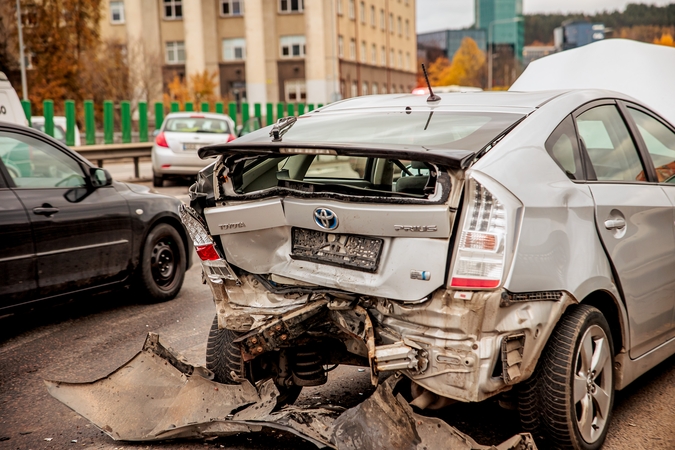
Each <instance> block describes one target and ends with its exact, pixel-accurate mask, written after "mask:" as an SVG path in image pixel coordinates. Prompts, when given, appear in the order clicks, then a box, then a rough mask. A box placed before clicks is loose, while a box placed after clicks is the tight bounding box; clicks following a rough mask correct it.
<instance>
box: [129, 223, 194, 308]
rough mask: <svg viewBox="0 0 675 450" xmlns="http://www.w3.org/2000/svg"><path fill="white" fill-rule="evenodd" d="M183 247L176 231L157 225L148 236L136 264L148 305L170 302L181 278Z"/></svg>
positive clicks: (180, 283)
mask: <svg viewBox="0 0 675 450" xmlns="http://www.w3.org/2000/svg"><path fill="white" fill-rule="evenodd" d="M185 266H186V258H185V246H184V245H183V239H182V238H181V236H180V234H179V233H178V231H177V230H176V229H175V228H174V227H172V226H171V225H169V224H167V223H160V224H159V225H157V226H156V227H154V228H153V229H152V230H150V233H148V236H147V237H146V239H145V243H144V244H143V251H142V253H141V262H140V277H139V278H140V280H139V284H140V288H141V291H142V293H143V299H144V300H146V301H149V302H164V301H167V300H171V299H173V298H174V297H176V295H178V292H179V291H180V289H181V287H182V286H183V279H184V278H185Z"/></svg>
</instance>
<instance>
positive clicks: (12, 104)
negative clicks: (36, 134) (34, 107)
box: [0, 72, 28, 125]
mask: <svg viewBox="0 0 675 450" xmlns="http://www.w3.org/2000/svg"><path fill="white" fill-rule="evenodd" d="M0 122H11V123H16V124H19V125H28V120H26V114H25V113H24V112H23V107H22V106H21V101H20V100H19V96H18V95H16V91H15V90H14V88H13V87H12V85H11V84H10V82H9V79H8V78H7V75H5V74H4V73H3V72H0Z"/></svg>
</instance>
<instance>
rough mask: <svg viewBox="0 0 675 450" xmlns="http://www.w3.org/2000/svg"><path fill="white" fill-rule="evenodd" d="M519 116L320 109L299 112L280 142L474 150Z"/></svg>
mask: <svg viewBox="0 0 675 450" xmlns="http://www.w3.org/2000/svg"><path fill="white" fill-rule="evenodd" d="M522 117H523V116H522V115H521V114H513V113H493V112H488V113H486V112H448V111H436V112H433V113H430V112H427V111H410V110H409V111H406V110H401V111H365V110H364V111H359V112H353V111H350V112H348V113H330V112H318V113H315V114H312V115H310V116H305V117H301V118H300V119H299V120H298V121H297V122H296V123H295V124H294V125H293V126H292V127H291V128H290V129H289V130H288V131H287V132H286V133H285V134H284V136H283V141H284V142H289V143H293V142H317V143H347V144H351V143H362V144H378V145H403V146H405V145H410V146H416V147H419V146H424V147H447V148H449V149H453V150H470V151H477V150H480V149H481V148H483V147H484V146H486V145H487V144H488V143H490V142H491V141H492V140H493V139H494V138H496V137H497V136H498V135H499V134H500V133H501V132H502V131H504V130H505V129H507V128H508V127H510V126H511V125H513V124H514V123H516V122H517V121H518V120H520V119H521V118H522Z"/></svg>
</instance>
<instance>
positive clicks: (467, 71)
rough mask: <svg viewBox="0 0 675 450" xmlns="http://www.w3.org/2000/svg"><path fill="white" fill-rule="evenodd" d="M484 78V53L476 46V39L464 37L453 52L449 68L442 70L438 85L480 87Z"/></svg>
mask: <svg viewBox="0 0 675 450" xmlns="http://www.w3.org/2000/svg"><path fill="white" fill-rule="evenodd" d="M484 79H485V53H483V51H482V50H481V49H479V48H478V45H477V44H476V41H474V40H473V39H471V38H469V37H465V38H464V39H462V43H461V44H460V46H459V49H457V51H456V52H455V55H454V56H453V58H452V63H451V64H450V67H449V69H447V70H444V71H443V72H442V74H441V77H440V79H439V85H441V86H447V85H452V84H456V85H460V86H476V87H482V86H483V85H484Z"/></svg>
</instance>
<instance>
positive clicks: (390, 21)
mask: <svg viewBox="0 0 675 450" xmlns="http://www.w3.org/2000/svg"><path fill="white" fill-rule="evenodd" d="M389 31H391V34H394V15H393V14H391V13H390V14H389Z"/></svg>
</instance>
